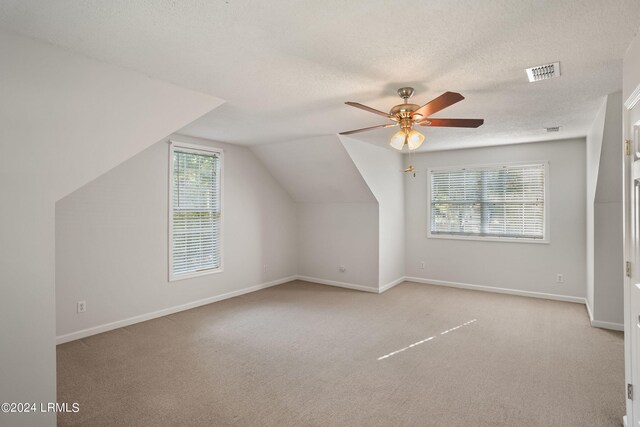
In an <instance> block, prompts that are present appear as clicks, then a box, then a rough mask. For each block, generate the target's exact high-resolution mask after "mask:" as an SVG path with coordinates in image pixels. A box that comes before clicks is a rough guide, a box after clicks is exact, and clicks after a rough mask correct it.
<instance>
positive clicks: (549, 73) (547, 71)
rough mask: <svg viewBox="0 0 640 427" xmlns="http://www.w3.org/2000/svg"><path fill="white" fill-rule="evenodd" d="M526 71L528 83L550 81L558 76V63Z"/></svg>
mask: <svg viewBox="0 0 640 427" xmlns="http://www.w3.org/2000/svg"><path fill="white" fill-rule="evenodd" d="M526 71H527V77H529V81H530V82H537V81H540V80H546V79H552V78H554V77H559V76H560V63H559V62H554V63H553V64H546V65H540V66H537V67H532V68H527V69H526Z"/></svg>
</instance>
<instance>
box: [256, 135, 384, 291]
mask: <svg viewBox="0 0 640 427" xmlns="http://www.w3.org/2000/svg"><path fill="white" fill-rule="evenodd" d="M251 150H252V151H254V152H255V153H256V155H257V156H258V158H259V159H260V160H261V161H262V162H263V163H264V164H265V165H266V167H267V168H268V169H269V170H270V171H271V173H272V174H273V176H274V177H275V178H276V179H277V180H278V182H279V183H280V184H281V185H282V186H283V187H284V188H285V189H286V190H287V192H288V193H289V194H290V195H291V197H292V198H293V200H294V201H295V202H296V203H297V213H298V255H297V259H298V274H300V275H301V276H304V277H306V278H308V279H310V280H315V281H320V282H327V281H328V282H339V283H343V284H348V285H354V286H356V287H364V288H365V289H367V290H374V291H377V290H378V288H379V274H378V270H379V266H378V264H379V257H380V255H379V254H380V251H379V233H380V231H379V227H378V220H379V215H378V202H377V201H376V197H375V196H374V195H373V193H372V191H371V189H370V188H369V186H368V185H367V182H365V180H364V179H363V177H362V175H361V173H360V171H359V170H358V168H357V167H356V165H355V164H354V162H353V159H352V158H351V157H350V156H349V153H347V150H346V149H345V147H344V145H343V144H342V142H341V141H340V139H339V138H338V136H336V135H327V136H321V137H314V138H307V139H300V140H295V141H288V142H282V143H277V144H268V145H261V146H256V147H252V148H251ZM339 266H344V267H346V271H345V272H340V271H339Z"/></svg>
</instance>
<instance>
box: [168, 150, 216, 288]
mask: <svg viewBox="0 0 640 427" xmlns="http://www.w3.org/2000/svg"><path fill="white" fill-rule="evenodd" d="M176 148H179V149H180V150H179V151H186V152H191V153H205V154H216V155H217V156H218V157H219V158H220V234H219V236H218V241H219V248H218V252H219V256H220V266H219V267H218V268H212V269H209V270H202V271H194V272H192V273H184V274H178V275H174V274H173V166H174V162H173V152H174V151H175V149H176ZM168 195H169V215H168V217H169V239H168V241H169V282H175V281H178V280H184V279H191V278H193V277H200V276H206V275H209V274H216V273H222V272H223V271H224V150H222V149H221V148H214V147H210V146H208V145H204V144H202V145H201V144H191V143H187V142H181V141H175V140H170V141H169V191H168Z"/></svg>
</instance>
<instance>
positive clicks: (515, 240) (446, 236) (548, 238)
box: [427, 160, 551, 245]
mask: <svg viewBox="0 0 640 427" xmlns="http://www.w3.org/2000/svg"><path fill="white" fill-rule="evenodd" d="M541 164H542V165H544V222H543V226H542V229H543V230H544V231H543V233H544V235H543V238H542V239H532V238H530V237H499V236H496V237H494V236H461V235H453V234H432V233H431V172H432V171H442V170H458V169H484V168H500V167H503V166H507V167H509V166H529V165H530V166H533V165H541ZM549 181H550V179H549V161H548V160H540V161H531V162H513V163H489V164H476V165H462V166H437V167H430V168H428V169H427V238H429V239H447V240H480V241H484V242H505V243H537V244H546V245H548V244H550V243H551V233H550V227H549V223H550V221H549V213H550V212H551V209H550V205H551V203H550V200H551V197H550V193H549V188H550V186H549Z"/></svg>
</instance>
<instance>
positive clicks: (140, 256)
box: [56, 135, 296, 338]
mask: <svg viewBox="0 0 640 427" xmlns="http://www.w3.org/2000/svg"><path fill="white" fill-rule="evenodd" d="M171 139H174V140H176V141H183V142H190V143H197V144H203V145H208V146H212V147H217V148H222V149H223V150H224V159H223V225H222V227H223V229H222V231H223V236H224V243H223V259H224V261H223V262H224V271H223V272H222V273H217V274H210V275H206V276H200V277H196V278H191V279H185V280H179V281H175V282H169V281H168V278H167V269H168V266H167V263H168V256H167V253H168V228H167V224H168V214H169V213H168V194H169V190H168V182H169V176H168V164H169V163H168V162H169V144H168V139H165V140H162V141H161V142H158V143H156V144H154V145H153V146H151V147H150V148H148V149H146V150H145V151H143V152H142V153H140V154H138V155H136V156H135V157H133V158H131V159H129V160H127V161H126V162H124V163H123V164H121V165H120V166H118V167H116V168H114V169H112V170H111V171H109V172H107V173H106V174H104V175H102V176H100V177H99V178H97V179H96V180H94V181H92V182H91V183H89V184H87V185H86V186H84V187H82V188H81V189H79V190H77V191H75V192H74V193H72V194H70V195H69V196H67V197H65V198H63V199H62V200H60V201H59V202H58V203H57V204H56V304H57V333H58V335H59V336H61V335H67V334H73V333H75V332H78V331H82V330H85V329H89V328H96V327H99V326H101V325H105V324H108V323H111V322H116V321H121V320H123V319H128V318H132V317H135V316H141V315H145V314H148V313H153V312H156V311H161V310H166V309H170V308H172V307H176V306H180V305H184V304H189V303H192V302H195V301H199V300H203V299H207V298H212V297H216V296H220V295H224V294H227V293H230V292H236V291H241V290H243V289H246V288H249V287H252V286H256V285H260V284H265V283H269V282H273V281H276V280H279V279H283V278H287V277H291V276H294V275H295V274H296V211H295V205H294V202H293V200H291V198H290V197H289V195H288V194H287V193H286V192H285V191H284V190H283V189H282V187H281V186H280V185H279V184H278V183H277V182H276V181H275V179H274V178H273V177H272V176H271V175H270V174H269V172H268V171H267V170H266V168H265V167H264V166H263V165H262V163H260V161H259V160H258V159H257V158H256V157H255V156H254V154H253V153H252V152H251V151H250V150H249V149H248V148H245V147H239V146H234V145H228V144H222V143H218V142H211V141H206V140H200V139H195V138H190V137H186V136H181V135H173V136H171ZM265 266H266V271H264V267H265ZM80 300H85V301H86V302H87V311H86V312H85V313H83V314H77V313H76V302H77V301H80ZM88 332H95V331H88ZM77 337H78V336H77V334H76V335H72V336H71V337H69V338H77Z"/></svg>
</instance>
